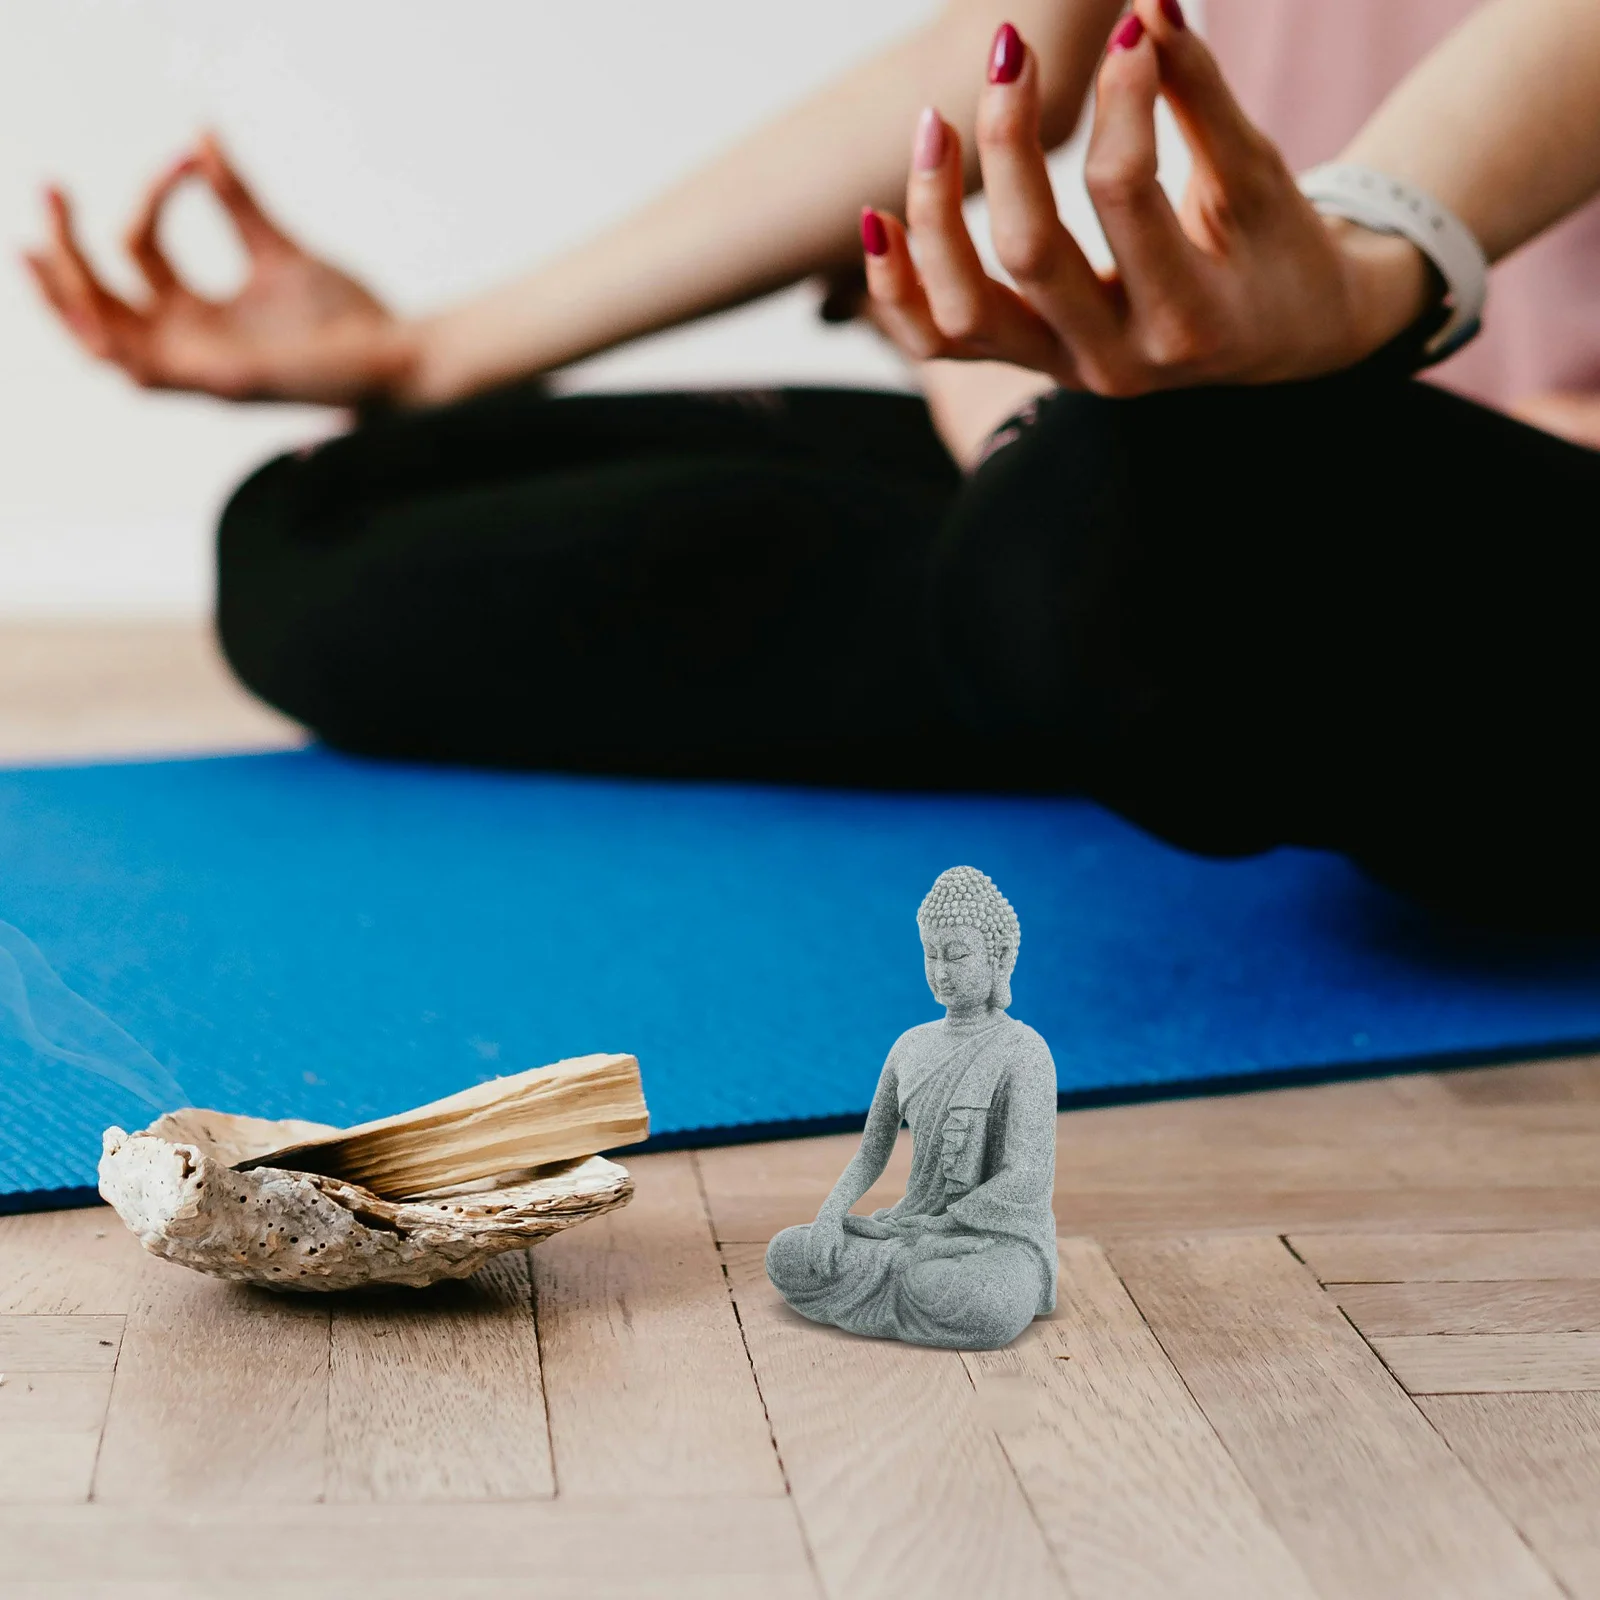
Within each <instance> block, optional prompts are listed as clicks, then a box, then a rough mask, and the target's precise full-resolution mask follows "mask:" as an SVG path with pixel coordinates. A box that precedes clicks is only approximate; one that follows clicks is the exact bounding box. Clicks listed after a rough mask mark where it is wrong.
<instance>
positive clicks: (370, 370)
mask: <svg viewBox="0 0 1600 1600" xmlns="http://www.w3.org/2000/svg"><path fill="white" fill-rule="evenodd" d="M191 176H193V177H197V178H199V179H201V180H202V181H204V182H205V183H206V184H207V185H208V186H209V187H210V189H211V191H212V193H213V194H214V195H215V196H216V197H217V200H218V201H219V202H220V203H221V205H222V207H223V209H224V210H225V211H226V212H227V214H228V216H229V218H230V219H231V220H232V222H233V225H234V227H235V228H237V229H238V232H239V237H240V240H241V241H242V243H243V245H244V248H245V251H246V254H247V256H248V258H249V275H248V277H247V278H246V279H245V283H244V286H243V288H241V289H240V290H239V292H238V293H237V294H236V295H234V296H233V297H232V298H231V299H228V300H208V299H205V298H204V297H203V296H201V295H198V294H196V293H195V292H194V290H192V289H191V288H189V287H188V285H187V284H185V283H184V281H183V279H182V278H181V277H180V276H179V275H178V272H177V270H176V269H175V268H174V267H173V265H172V263H171V262H170V261H169V260H168V259H167V256H166V254H165V252H164V251H163V250H162V248H161V243H160V238H159V232H160V223H161V214H162V211H163V210H164V209H165V206H166V203H167V201H168V200H169V199H170V198H171V196H172V194H173V192H174V191H175V190H176V189H177V188H178V186H179V185H180V184H181V183H183V182H184V181H185V180H186V179H187V178H189V177H191ZM46 206H47V211H48V217H49V230H50V238H49V242H48V243H47V244H46V245H45V246H44V247H43V248H42V249H39V250H34V251H29V252H28V253H27V254H26V255H25V256H24V258H23V259H24V260H25V262H26V263H27V266H28V269H29V271H30V272H31V273H32V275H33V279H34V282H35V283H36V284H37V285H38V286H39V289H40V291H41V293H42V294H43V295H44V297H45V299H46V300H48V301H49V303H50V304H51V305H52V306H53V307H54V308H55V310H56V312H57V313H58V314H59V316H60V317H61V320H62V321H63V322H64V323H66V325H67V327H68V328H69V329H70V330H71V332H72V334H73V336H74V337H75V338H76V339H77V341H78V343H79V344H81V345H82V346H83V347H84V349H86V350H87V351H88V352H89V353H90V354H91V355H94V356H97V357H99V358H100V359H101V360H102V361H109V362H110V363H111V364H112V365H113V366H117V367H120V368H121V369H122V370H123V371H124V372H126V373H127V374H128V376H129V377H131V378H132V379H133V380H134V382H135V383H138V384H140V385H142V386H143V387H145V388H150V389H186V390H195V391H198V392H200V393H204V394H212V395H218V396H220V397H222V398H224V399H228V400H258V399H271V400H302V401H315V402H323V403H327V404H336V405H349V404H355V403H357V402H359V401H362V400H366V399H371V398H373V397H375V396H378V395H382V394H385V393H388V392H390V391H391V390H392V389H394V388H395V387H396V385H397V384H398V382H399V381H400V379H401V378H402V376H403V374H404V372H405V369H406V366H407V364H408V361H409V354H408V349H407V343H408V340H407V335H406V332H405V329H404V328H403V326H402V325H401V323H400V322H399V320H398V319H397V318H396V317H395V316H394V315H393V313H392V312H390V311H389V310H388V309H387V308H386V307H385V306H384V305H383V304H382V303H381V302H380V301H379V300H378V299H377V298H376V297H375V296H374V295H373V294H371V293H370V292H369V291H368V290H367V289H366V288H364V287H363V286H362V285H361V284H359V283H357V282H356V280H355V279H354V278H351V277H349V276H347V275H346V274H345V273H343V272H340V271H339V269H338V268H337V267H333V266H330V265H329V264H328V263H327V262H325V261H319V260H317V258H316V257H314V256H312V255H310V254H308V253H307V252H306V251H305V249H304V248H302V247H301V246H300V245H299V244H298V243H296V241H295V240H293V239H291V238H290V237H289V236H288V235H287V234H286V233H285V232H284V231H283V229H282V228H280V227H279V226H278V225H277V223H276V222H274V221H273V220H272V219H271V218H270V217H269V216H268V215H267V214H266V212H265V211H263V210H262V208H261V206H260V204H259V203H258V202H257V200H256V199H255V197H254V196H253V195H252V194H251V193H250V191H249V189H248V188H247V187H246V186H245V184H244V182H243V180H242V179H241V178H240V177H239V174H238V173H237V172H236V171H235V170H234V168H233V166H232V165H231V164H230V163H229V161H228V159H227V157H226V156H225V155H224V154H223V152H222V150H221V147H220V146H219V145H218V144H217V142H216V140H215V139H214V138H211V137H210V136H206V137H204V138H202V139H201V140H200V141H199V142H198V143H197V144H196V145H195V147H194V149H193V150H191V151H189V152H188V153H186V154H185V155H184V156H183V157H182V158H181V159H179V160H178V161H176V162H174V163H173V164H172V165H171V166H170V167H169V168H168V169H167V170H166V171H165V172H164V173H163V174H162V175H161V176H160V177H159V178H158V179H157V180H156V181H155V182H154V183H153V184H152V185H151V186H150V188H149V190H148V191H147V193H146V194H145V196H144V199H143V202H142V203H141V205H140V207H139V209H138V212H137V214H136V215H135V217H134V220H133V223H132V225H131V226H130V227H129V229H128V233H127V237H126V242H127V249H128V254H129V255H130V256H131V257H132V258H133V261H134V264H135V265H136V266H137V267H138V269H139V272H140V275H141V276H142V277H143V279H144V281H145V284H146V286H147V288H148V291H149V293H148V296H147V298H146V299H145V300H144V301H143V302H142V303H140V304H138V305H132V304H129V303H128V302H127V301H125V300H123V299H121V298H120V297H119V296H117V295H115V294H113V293H112V292H111V291H110V290H109V289H108V288H106V287H105V285H104V284H103V283H101V281H100V279H99V277H98V276H97V275H96V273H95V270H94V268H93V267H92V266H91V265H90V264H89V262H88V259H87V258H86V257H85V255H84V253H83V250H82V248H81V247H80V245H79V243H78V240H77V238H76V236H75V233H74V229H73V224H72V212H71V208H70V206H69V204H68V202H67V198H66V196H65V195H64V194H62V193H61V191H60V190H57V189H51V190H49V191H48V192H47V195H46Z"/></svg>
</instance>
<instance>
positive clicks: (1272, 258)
mask: <svg viewBox="0 0 1600 1600" xmlns="http://www.w3.org/2000/svg"><path fill="white" fill-rule="evenodd" d="M1158 95H1164V96H1165V97H1166V99H1167V101H1168V103H1169V104H1170V105H1171V107H1172V110H1173V112H1174V114H1175V116H1176V117H1177V120H1178V123H1179V126H1180V128H1181V129H1182V131H1183V134H1184V137H1185V139H1186V141H1187V143H1188V145H1189V148H1190V150H1191V152H1192V154H1193V158H1194V166H1193V173H1192V176H1191V177H1190V180H1189V187H1188V191H1187V193H1186V194H1185V196H1184V201H1183V205H1182V207H1181V209H1180V210H1178V211H1174V209H1173V208H1172V206H1171V204H1170V202H1169V201H1168V199H1167V196H1166V194H1165V192H1164V191H1163V190H1162V188H1161V186H1160V185H1159V184H1158V183H1157V181H1156V132H1155V107H1156V99H1157V96H1158ZM977 138H978V159H979V164H980V166H981V168H982V173H983V187H984V190H985V193H986V194H987V197H988V201H989V218H990V227H991V230H992V233H993V238H994V247H995V252H996V254H997V255H998V257H999V259H1000V262H1001V264H1002V265H1003V266H1004V267H1005V269H1006V271H1007V272H1009V273H1010V275H1011V277H1012V279H1013V280H1014V281H1015V283H1016V288H1015V289H1012V288H1010V287H1009V286H1007V285H1005V284H1002V283H999V282H997V281H996V280H995V279H993V278H991V277H989V276H988V275H987V273H986V272H985V271H984V269H983V266H982V264H981V262H980V260H979V257H978V253H977V251H976V249H975V248H974V247H973V243H972V239H971V236H970V235H969V234H968V232H967V228H966V223H965V221H964V219H963V217H962V212H961V200H962V176H961V173H962V167H961V151H960V149H959V144H958V138H957V135H956V132H955V130H954V129H953V128H951V127H950V126H949V125H948V124H946V123H945V122H943V120H942V119H940V118H939V116H938V114H937V113H936V112H932V111H929V112H925V113H924V115H923V121H922V123H921V125H920V126H919V128H918V132H917V140H916V148H915V154H914V158H913V171H912V174H911V178H910V182H909V185H908V189H907V195H906V216H907V218H908V221H909V223H910V229H911V233H910V237H911V239H913V240H915V242H916V246H917V254H916V259H915V260H913V258H912V254H911V251H910V249H909V247H908V239H907V234H906V231H905V229H904V228H903V227H902V226H901V224H900V223H899V222H898V221H896V220H895V219H894V218H893V217H889V216H885V215H882V214H880V213H878V212H874V211H867V212H864V213H863V215H862V240H863V244H864V245H865V247H866V251H867V259H866V267H867V284H868V288H869V290H870V292H871V296H872V312H873V319H874V321H875V322H876V323H877V324H878V326H879V327H880V329H881V330H882V331H883V332H884V333H885V334H887V335H888V337H889V338H890V339H891V340H892V341H893V342H894V343H895V344H896V345H897V346H898V347H899V348H900V349H901V350H902V351H903V352H904V353H905V354H907V355H909V356H911V357H912V358H913V359H915V360H918V361H926V360H930V359H935V358H953V359H957V360H969V361H1005V362H1010V363H1013V364H1014V365H1017V366H1022V367H1028V368H1031V369H1033V370H1035V371H1038V372H1043V373H1046V374H1048V375H1049V376H1050V377H1052V378H1054V379H1055V380H1056V382H1058V383H1060V384H1063V385H1065V386H1067V387H1069V388H1075V389H1088V390H1091V391H1093V392H1095V393H1097V394H1104V395H1135V394H1143V393H1146V392H1148V391H1150V390H1155V389H1166V388H1175V387H1180V386H1186V385H1192V384H1200V383H1225V382H1232V383H1265V382H1273V381H1279V380H1284V379H1292V378H1300V377H1310V376H1313V375H1315V374H1318V373H1322V372H1329V371H1333V370H1336V369H1338V368H1340V367H1345V366H1349V365H1352V364H1353V363H1355V362H1356V361H1359V360H1360V359H1361V358H1362V357H1363V356H1366V355H1368V354H1370V353H1371V352H1372V351H1373V350H1376V349H1377V348H1379V346H1381V345H1383V344H1384V343H1386V342H1387V341H1388V340H1389V339H1390V338H1392V337H1393V336H1394V335H1395V334H1397V333H1399V332H1400V331H1402V330H1403V329H1404V328H1406V327H1407V326H1408V325H1409V324H1410V323H1411V322H1413V321H1414V320H1415V319H1416V318H1417V317H1418V316H1420V315H1421V314H1422V312H1423V311H1424V310H1425V309H1426V308H1427V305H1428V301H1429V297H1430V296H1431V294H1432V293H1433V292H1434V281H1433V276H1432V269H1431V268H1430V267H1429V265H1428V264H1427V262H1426V261H1425V260H1424V258H1423V256H1422V255H1421V253H1420V252H1419V251H1418V250H1417V249H1416V248H1415V247H1414V246H1412V245H1411V244H1409V243H1407V242H1406V241H1404V240H1402V239H1398V238H1395V237H1391V236H1388V235H1382V234H1377V233H1372V232H1369V231H1367V230H1365V229H1362V228H1359V227H1356V226H1354V225H1352V224H1348V223H1343V222H1336V221H1332V222H1330V221H1325V220H1324V219H1323V218H1322V217H1320V216H1319V215H1318V214H1317V213H1316V212H1315V211H1314V210H1313V209H1312V208H1311V205H1310V204H1309V203H1308V202H1307V200H1306V199H1305V197H1304V196H1303V195H1302V194H1301V193H1300V191H1299V189H1298V188H1297V187H1296V185H1295V180H1294V177H1293V175H1292V174H1291V173H1290V171H1289V169H1288V167H1287V165H1286V164H1285V163H1284V161H1283V158H1282V157H1281V156H1280V155H1279V153H1278V151H1277V149H1276V148H1275V147H1274V146H1273V145H1272V143H1271V142H1270V141H1269V140H1268V139H1267V138H1266V137H1265V135H1263V134H1262V133H1261V132H1260V131H1259V130H1258V129H1257V128H1255V127H1254V126H1253V125H1252V124H1251V122H1250V121H1249V119H1248V118H1247V117H1246V116H1245V115H1244V113H1243V111H1241V110H1240V108H1239V105H1238V103H1237V102H1236V101H1235V100H1234V98H1233V95H1232V93H1231V92H1230V91H1229V89H1228V86H1227V84H1226V83H1225V82H1224V80H1223V77H1222V74H1221V72H1220V70H1219V69H1218V67H1217V63H1216V60H1215V58H1214V57H1213V56H1212V54H1211V52H1210V51H1209V50H1208V49H1207V48H1206V46H1205V45H1204V44H1203V43H1202V42H1201V40H1200V39H1199V38H1198V37H1197V36H1196V35H1195V34H1194V33H1193V32H1191V31H1190V30H1189V29H1188V28H1186V27H1185V26H1184V23H1183V20H1182V13H1181V11H1180V10H1179V8H1178V4H1177V3H1176V0H1136V4H1135V7H1134V9H1133V11H1132V12H1130V13H1129V14H1128V15H1127V16H1126V17H1124V18H1123V19H1122V20H1121V22H1119V24H1118V25H1117V29H1116V31H1115V32H1114V33H1113V34H1112V37H1111V44H1110V47H1109V49H1108V51H1107V54H1106V58H1105V61H1104V63H1103V65H1102V66H1101V69H1100V75H1099V79H1098V83H1097V87H1096V99H1095V120H1094V128H1093V132H1092V136H1091V138H1090V143H1089V150H1088V156H1087V160H1086V164H1085V176H1086V179H1087V183H1088V188H1089V194H1090V197H1091V199H1092V200H1093V201H1094V206H1095V210H1096V212H1097V214H1098V215H1099V218H1100V222H1101V226H1102V227H1103V228H1104V230H1105V235H1106V239H1107V242H1108V243H1109V244H1110V246H1111V251H1112V254H1113V256H1114V257H1115V261H1116V268H1115V271H1114V273H1113V274H1112V275H1110V276H1108V277H1101V276H1100V275H1099V274H1098V273H1096V272H1095V270H1094V268H1093V267H1091V266H1090V264H1089V262H1088V260H1087V259H1086V257H1085V256H1084V254H1083V251H1082V250H1081V249H1080V248H1079V246H1078V243H1077V241H1076V240H1075V239H1074V238H1073V237H1072V235H1071V234H1070V233H1069V232H1068V231H1067V229H1066V227H1065V226H1064V225H1063V224H1062V222H1061V219H1060V217H1059V215H1058V214H1057V210H1056V203H1055V197H1054V194H1053V193H1052V191H1051V187H1050V177H1049V173H1048V171H1047V170H1046V166H1045V154H1044V150H1043V148H1042V147H1041V144H1040V140H1039V99H1038V70H1037V65H1036V63H1035V61H1034V58H1033V54H1032V52H1031V51H1030V50H1028V49H1027V47H1026V46H1025V45H1024V43H1023V41H1022V40H1021V38H1020V37H1019V36H1018V35H1017V33H1016V31H1015V30H1014V29H1012V28H1010V26H1009V24H1008V25H1007V26H1006V27H1003V28H1002V29H1001V30H1000V32H999V34H997V35H996V38H995V44H994V51H993V54H992V57H991V61H990V68H989V86H988V88H987V89H986V90H985V91H984V97H983V101H982V104H981V106H980V109H979V116H978V133H977Z"/></svg>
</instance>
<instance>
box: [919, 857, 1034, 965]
mask: <svg viewBox="0 0 1600 1600" xmlns="http://www.w3.org/2000/svg"><path fill="white" fill-rule="evenodd" d="M917 926H918V927H919V928H924V929H926V928H976V929H977V930H978V932H979V933H981V934H982V935H983V943H984V948H985V949H986V950H987V951H988V952H989V960H990V962H991V963H992V964H993V966H994V969H995V972H996V974H997V975H999V976H1001V977H1002V978H1004V977H1009V976H1010V973H1011V969H1012V968H1013V967H1014V966H1015V965H1016V961H1017V948H1018V946H1019V945H1020V944H1021V943H1022V924H1021V923H1020V922H1018V921H1017V914H1016V912H1015V911H1013V910H1012V909H1011V902H1010V901H1009V900H1007V899H1006V897H1005V896H1004V895H1003V894H1001V893H1000V891H999V890H998V889H997V888H996V887H995V884H994V879H993V878H991V877H989V875H988V874H987V873H983V872H979V871H978V869H977V868H976V867H951V868H949V869H948V870H947V871H945V872H941V873H940V874H939V876H938V877H937V878H935V879H934V880H933V887H932V888H931V889H930V890H929V891H928V893H927V896H926V898H925V899H924V900H923V902H922V904H921V906H920V907H919V908H918V910H917Z"/></svg>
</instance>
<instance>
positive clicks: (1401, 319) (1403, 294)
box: [1322, 216, 1445, 361]
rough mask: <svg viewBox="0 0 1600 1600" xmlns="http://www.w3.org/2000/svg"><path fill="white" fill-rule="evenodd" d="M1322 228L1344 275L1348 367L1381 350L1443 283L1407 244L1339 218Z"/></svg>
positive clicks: (1436, 299)
mask: <svg viewBox="0 0 1600 1600" xmlns="http://www.w3.org/2000/svg"><path fill="white" fill-rule="evenodd" d="M1322 224H1323V226H1324V227H1325V228H1326V229H1327V230H1328V233H1329V234H1330V236H1331V237H1332V238H1333V240H1334V243H1335V244H1336V246H1337V247H1338V251H1339V259H1340V262H1341V264H1342V266H1343V269H1344V278H1345V297H1346V304H1347V306H1348V308H1349V336H1350V339H1351V341H1352V345H1353V348H1352V351H1351V352H1350V354H1351V358H1352V361H1360V360H1363V359H1364V358H1365V357H1367V356H1369V355H1371V354H1372V353H1373V352H1374V351H1375V350H1381V349H1382V348H1383V346H1384V345H1386V344H1388V343H1389V341H1390V340H1391V339H1394V338H1396V337H1397V336H1398V335H1400V334H1402V333H1404V332H1405V330H1406V329H1407V328H1409V327H1411V326H1412V325H1413V324H1414V323H1415V322H1417V321H1418V320H1419V319H1420V318H1421V317H1423V316H1425V315H1426V314H1427V312H1428V311H1429V310H1431V309H1432V308H1434V307H1435V306H1437V305H1438V304H1439V303H1440V302H1441V300H1442V299H1443V297H1444V292H1445V285H1444V279H1443V278H1442V277H1440V275H1439V272H1438V269H1437V268H1436V267H1435V266H1434V265H1433V263H1432V262H1431V261H1429V260H1428V258H1427V257H1426V256H1425V255H1423V253H1422V252H1421V251H1420V250H1419V249H1418V248H1417V247H1416V246H1415V245H1414V244H1412V243H1411V241H1410V240H1409V239H1403V238H1401V237H1400V236H1399V235H1398V234H1392V233H1377V232H1374V231H1373V230H1372V229H1371V228H1364V227H1362V226H1361V224H1360V223H1358V222H1351V221H1349V220H1347V219H1346V218H1344V217H1331V216H1330V217H1323V218H1322Z"/></svg>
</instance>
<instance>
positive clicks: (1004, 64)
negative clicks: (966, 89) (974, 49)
mask: <svg viewBox="0 0 1600 1600" xmlns="http://www.w3.org/2000/svg"><path fill="white" fill-rule="evenodd" d="M1027 57H1028V47H1027V46H1026V45H1025V44H1023V42H1022V35H1021V34H1020V33H1018V32H1017V30H1016V29H1015V28H1013V27H1012V26H1011V24H1010V23H1009V22H1002V23H1001V24H1000V29H999V32H997V33H996V34H995V36H994V48H993V49H992V50H990V52H989V82H990V83H1015V82H1016V81H1017V79H1018V78H1020V77H1021V76H1022V63H1023V62H1024V61H1025V60H1027Z"/></svg>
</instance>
